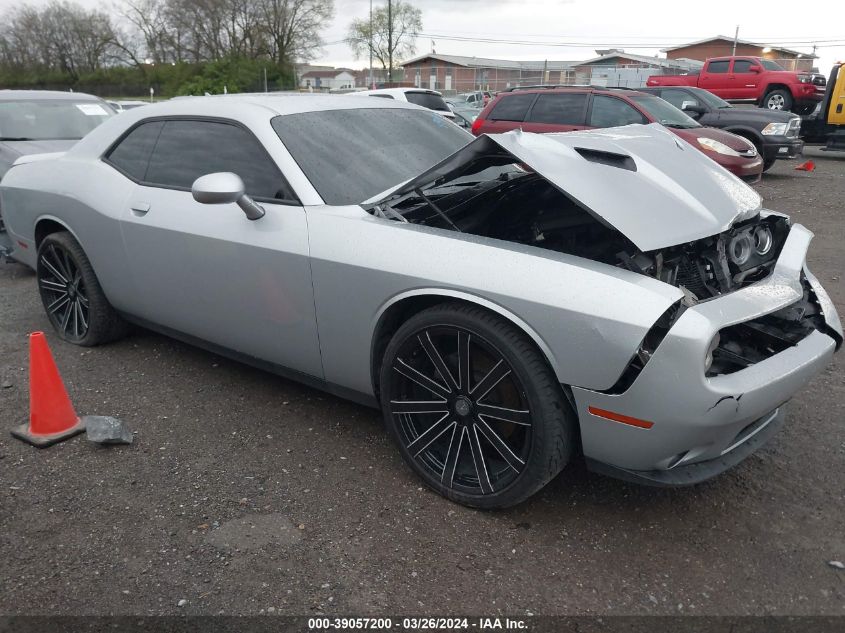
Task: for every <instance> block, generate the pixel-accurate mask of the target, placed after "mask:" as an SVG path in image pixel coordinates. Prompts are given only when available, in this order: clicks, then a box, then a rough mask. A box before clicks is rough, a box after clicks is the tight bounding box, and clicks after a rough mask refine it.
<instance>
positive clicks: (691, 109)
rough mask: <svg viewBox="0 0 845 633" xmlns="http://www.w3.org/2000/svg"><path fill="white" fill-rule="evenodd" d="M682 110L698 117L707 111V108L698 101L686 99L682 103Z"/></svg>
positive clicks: (693, 116)
mask: <svg viewBox="0 0 845 633" xmlns="http://www.w3.org/2000/svg"><path fill="white" fill-rule="evenodd" d="M681 110H683V111H684V112H686V113H687V114H688V115H689V116H691V117H692V118H693V119H695V118H698V117H700V116H701V115H702V114H704V113H705V112H707V110H706V109H705V108H704V106H702V105H699V104H698V103H695V102H693V101H684V102H683V103H682V104H681Z"/></svg>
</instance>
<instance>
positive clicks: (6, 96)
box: [0, 90, 101, 101]
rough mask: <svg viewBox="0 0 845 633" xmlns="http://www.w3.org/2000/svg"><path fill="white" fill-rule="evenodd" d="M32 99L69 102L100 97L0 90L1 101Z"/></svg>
mask: <svg viewBox="0 0 845 633" xmlns="http://www.w3.org/2000/svg"><path fill="white" fill-rule="evenodd" d="M33 99H57V100H60V99H67V100H69V101H100V100H101V99H100V97H95V96H94V95H89V94H86V93H84V92H63V91H60V90H0V100H2V101H32V100H33Z"/></svg>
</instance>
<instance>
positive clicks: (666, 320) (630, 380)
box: [599, 299, 687, 395]
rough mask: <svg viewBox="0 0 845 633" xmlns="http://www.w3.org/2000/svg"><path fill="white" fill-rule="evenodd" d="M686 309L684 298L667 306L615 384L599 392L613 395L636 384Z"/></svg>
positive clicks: (623, 391)
mask: <svg viewBox="0 0 845 633" xmlns="http://www.w3.org/2000/svg"><path fill="white" fill-rule="evenodd" d="M686 309H687V306H686V305H685V304H684V300H683V299H678V300H677V301H676V302H675V303H673V304H672V305H670V306H669V307H668V308H666V310H665V311H664V312H663V314H661V315H660V317H658V319H657V321H655V322H654V325H652V326H651V327H650V328H649V330H648V332H646V334H645V336H644V337H643V340H642V341H640V344H639V346H638V347H637V351H636V352H634V355H633V356H632V357H631V360H630V361H628V366H627V367H626V368H625V371H623V372H622V374H620V376H619V378H618V379H617V380H616V382H615V383H614V385H613V386H612V387H611V388H610V389H605V390H603V391H599V393H606V394H611V395H619V394H622V393H625V392H626V391H627V390H628V389H629V388H630V387H631V385H633V384H634V381H635V380H636V379H637V377H638V376H639V375H640V373H641V372H642V371H643V369H645V366H646V365H647V364H648V361H650V360H651V357H652V356H654V353H655V352H656V351H657V348H658V347H660V344H661V343H662V342H663V339H665V338H666V335H667V334H669V330H671V329H672V326H673V325H675V323H676V322H677V320H678V319H679V318H680V316H681V315H682V314H683V313H684V312H686Z"/></svg>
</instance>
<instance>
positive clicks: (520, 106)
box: [487, 93, 537, 121]
mask: <svg viewBox="0 0 845 633" xmlns="http://www.w3.org/2000/svg"><path fill="white" fill-rule="evenodd" d="M536 97H537V95H536V94H532V93H528V94H525V93H523V94H509V95H504V96H502V97H501V98H500V99H499V103H497V104H496V105H495V106H493V111H492V112H491V113H490V116H489V117H487V118H489V119H491V120H494V121H524V120H525V115H527V114H528V108H530V107H531V104H532V103H534V99H535V98H536Z"/></svg>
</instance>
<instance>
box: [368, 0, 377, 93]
mask: <svg viewBox="0 0 845 633" xmlns="http://www.w3.org/2000/svg"><path fill="white" fill-rule="evenodd" d="M369 86H370V90H375V89H376V82H375V81H373V0H370V83H369Z"/></svg>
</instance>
